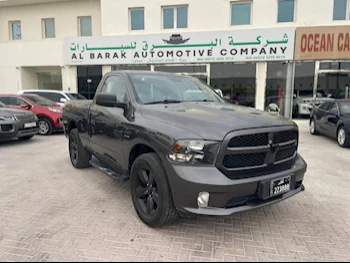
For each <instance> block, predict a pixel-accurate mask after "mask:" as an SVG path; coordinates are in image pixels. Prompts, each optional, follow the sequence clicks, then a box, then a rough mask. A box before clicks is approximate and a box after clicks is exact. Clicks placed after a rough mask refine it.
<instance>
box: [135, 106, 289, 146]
mask: <svg viewBox="0 0 350 263" xmlns="http://www.w3.org/2000/svg"><path fill="white" fill-rule="evenodd" d="M141 112H142V115H143V116H144V117H145V118H147V119H152V120H156V121H160V122H163V123H167V124H169V125H172V126H176V127H178V128H181V129H183V130H187V131H190V132H191V133H193V134H197V135H198V136H200V137H201V138H203V139H207V140H222V139H223V138H224V137H225V136H226V135H227V133H229V132H231V131H236V130H242V129H252V128H262V127H272V126H291V125H293V124H294V123H293V122H292V121H290V120H288V119H286V118H283V117H281V116H276V115H272V114H270V113H267V112H263V111H259V110H256V109H253V108H248V107H242V106H238V105H233V104H222V103H195V102H186V103H179V104H168V105H164V104H162V105H146V106H142V108H141Z"/></svg>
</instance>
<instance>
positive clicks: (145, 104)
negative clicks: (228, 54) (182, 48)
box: [63, 71, 306, 227]
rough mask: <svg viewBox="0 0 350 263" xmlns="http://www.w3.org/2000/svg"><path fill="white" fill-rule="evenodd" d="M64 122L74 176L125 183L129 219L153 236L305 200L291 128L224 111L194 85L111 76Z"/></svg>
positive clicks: (69, 107)
mask: <svg viewBox="0 0 350 263" xmlns="http://www.w3.org/2000/svg"><path fill="white" fill-rule="evenodd" d="M63 118H64V125H65V133H66V135H67V137H69V152H70V158H71V162H72V164H73V166H74V167H76V168H84V167H87V166H89V165H93V166H94V167H96V168H99V169H101V170H102V171H104V172H106V173H107V174H109V175H111V176H115V177H117V178H120V179H122V180H128V179H130V180H131V194H132V199H133V203H134V206H135V209H136V211H137V213H138V215H139V216H140V218H141V219H142V220H143V222H145V223H146V224H148V225H150V226H153V227H155V226H160V225H162V224H164V223H167V222H171V221H173V220H174V219H176V218H177V215H178V214H185V213H194V214H201V215H230V214H232V213H235V212H240V211H245V210H249V209H252V208H257V207H261V206H264V205H268V204H272V203H274V202H278V201H281V200H284V199H286V198H288V197H291V196H293V195H295V194H297V193H299V192H301V191H302V190H304V188H303V185H302V182H303V179H304V174H305V172H306V163H305V162H304V160H303V159H302V158H301V157H300V156H299V155H298V153H297V150H298V141H299V132H298V127H297V125H296V124H295V123H294V122H292V121H290V120H287V119H285V118H283V117H280V116H274V115H270V114H268V113H266V112H263V111H259V110H256V109H252V108H247V107H242V106H237V105H232V104H228V103H226V102H225V101H223V100H222V99H221V98H220V97H219V96H218V95H217V94H216V93H215V91H214V90H212V89H211V88H210V87H209V86H207V85H206V84H205V83H203V82H201V81H200V80H198V79H196V78H192V77H185V76H179V75H172V74H166V73H159V72H158V73H154V72H142V71H137V72H134V71H119V72H111V73H108V74H107V75H106V76H105V77H104V78H103V79H102V81H101V83H100V85H99V87H98V89H97V93H96V95H95V98H94V100H93V102H88V101H71V102H67V104H66V106H65V108H64V111H63ZM92 156H94V158H92ZM95 157H96V158H95Z"/></svg>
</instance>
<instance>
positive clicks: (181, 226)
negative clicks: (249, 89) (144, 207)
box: [0, 122, 350, 261]
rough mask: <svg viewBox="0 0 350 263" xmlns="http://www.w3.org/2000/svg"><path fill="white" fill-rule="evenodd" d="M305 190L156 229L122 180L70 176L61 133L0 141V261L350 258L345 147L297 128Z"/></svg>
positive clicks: (82, 173) (349, 153)
mask: <svg viewBox="0 0 350 263" xmlns="http://www.w3.org/2000/svg"><path fill="white" fill-rule="evenodd" d="M300 127H301V130H302V133H301V145H300V153H301V154H302V155H303V156H304V158H305V159H306V160H307V162H308V164H309V170H308V173H307V177H306V181H305V185H306V192H304V193H301V194H300V195H298V196H296V197H294V198H292V199H289V200H287V201H284V202H282V203H279V204H277V205H272V206H269V207H266V208H263V209H259V210H256V211H251V212H248V213H240V214H237V215H234V216H231V217H225V218H224V217H200V218H197V217H194V218H186V219H182V220H181V221H179V222H178V223H176V224H174V225H173V226H170V227H166V228H164V229H161V230H154V229H150V228H148V227H146V226H145V225H143V224H142V223H141V222H140V221H139V219H138V218H137V216H136V213H135V211H134V209H133V206H132V202H131V198H130V194H129V183H125V184H122V183H117V182H115V181H113V180H112V179H110V178H109V177H107V176H105V175H104V174H102V173H101V172H99V171H97V170H95V169H93V168H89V169H86V170H75V169H74V168H73V167H72V166H71V164H70V161H69V158H68V152H67V140H66V139H65V138H64V136H63V135H55V136H51V137H39V136H38V137H36V138H34V139H33V140H32V141H30V142H12V143H5V144H0V261H62V260H64V261H189V260H191V261H267V260H269V261H350V219H349V218H350V205H349V204H350V192H349V189H350V172H349V168H350V167H349V160H350V150H346V149H340V148H339V147H338V146H337V143H336V142H335V141H332V140H330V139H327V138H324V137H312V136H311V135H309V134H308V132H307V127H306V125H305V124H304V122H301V125H300Z"/></svg>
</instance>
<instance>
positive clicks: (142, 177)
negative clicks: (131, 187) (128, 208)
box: [136, 168, 159, 216]
mask: <svg viewBox="0 0 350 263" xmlns="http://www.w3.org/2000/svg"><path fill="white" fill-rule="evenodd" d="M136 181H137V184H136V186H137V189H136V197H137V198H138V202H139V204H140V207H141V209H142V210H143V212H144V213H146V214H147V215H150V216H153V215H155V213H156V212H157V209H158V206H159V194H158V188H157V183H156V181H155V178H154V176H153V174H152V172H151V171H150V170H149V169H148V168H144V169H141V170H140V171H139V172H138V179H137V180H136Z"/></svg>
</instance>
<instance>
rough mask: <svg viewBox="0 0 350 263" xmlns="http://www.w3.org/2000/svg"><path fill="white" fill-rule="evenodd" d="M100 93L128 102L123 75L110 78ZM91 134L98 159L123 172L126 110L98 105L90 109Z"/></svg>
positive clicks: (92, 145)
mask: <svg viewBox="0 0 350 263" xmlns="http://www.w3.org/2000/svg"><path fill="white" fill-rule="evenodd" d="M98 92H99V93H108V94H113V95H116V96H117V100H118V102H127V101H128V96H127V91H126V83H125V81H124V79H123V76H122V75H119V74H118V75H111V76H109V77H108V78H107V79H106V80H105V82H104V84H103V86H102V87H101V90H99V91H98ZM89 114H90V125H91V129H92V132H91V134H90V142H91V147H92V149H93V150H94V152H95V154H96V155H97V156H98V158H99V159H100V160H101V161H103V162H105V163H106V164H107V165H108V166H110V167H111V168H113V169H115V170H117V171H119V172H123V171H124V170H125V167H123V165H124V164H125V162H124V161H125V160H124V158H125V156H124V130H125V123H126V122H127V121H128V120H127V119H126V118H125V116H124V110H123V109H121V108H115V107H106V106H100V105H97V104H96V103H95V102H94V103H93V104H92V105H91V107H90V113H89Z"/></svg>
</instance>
